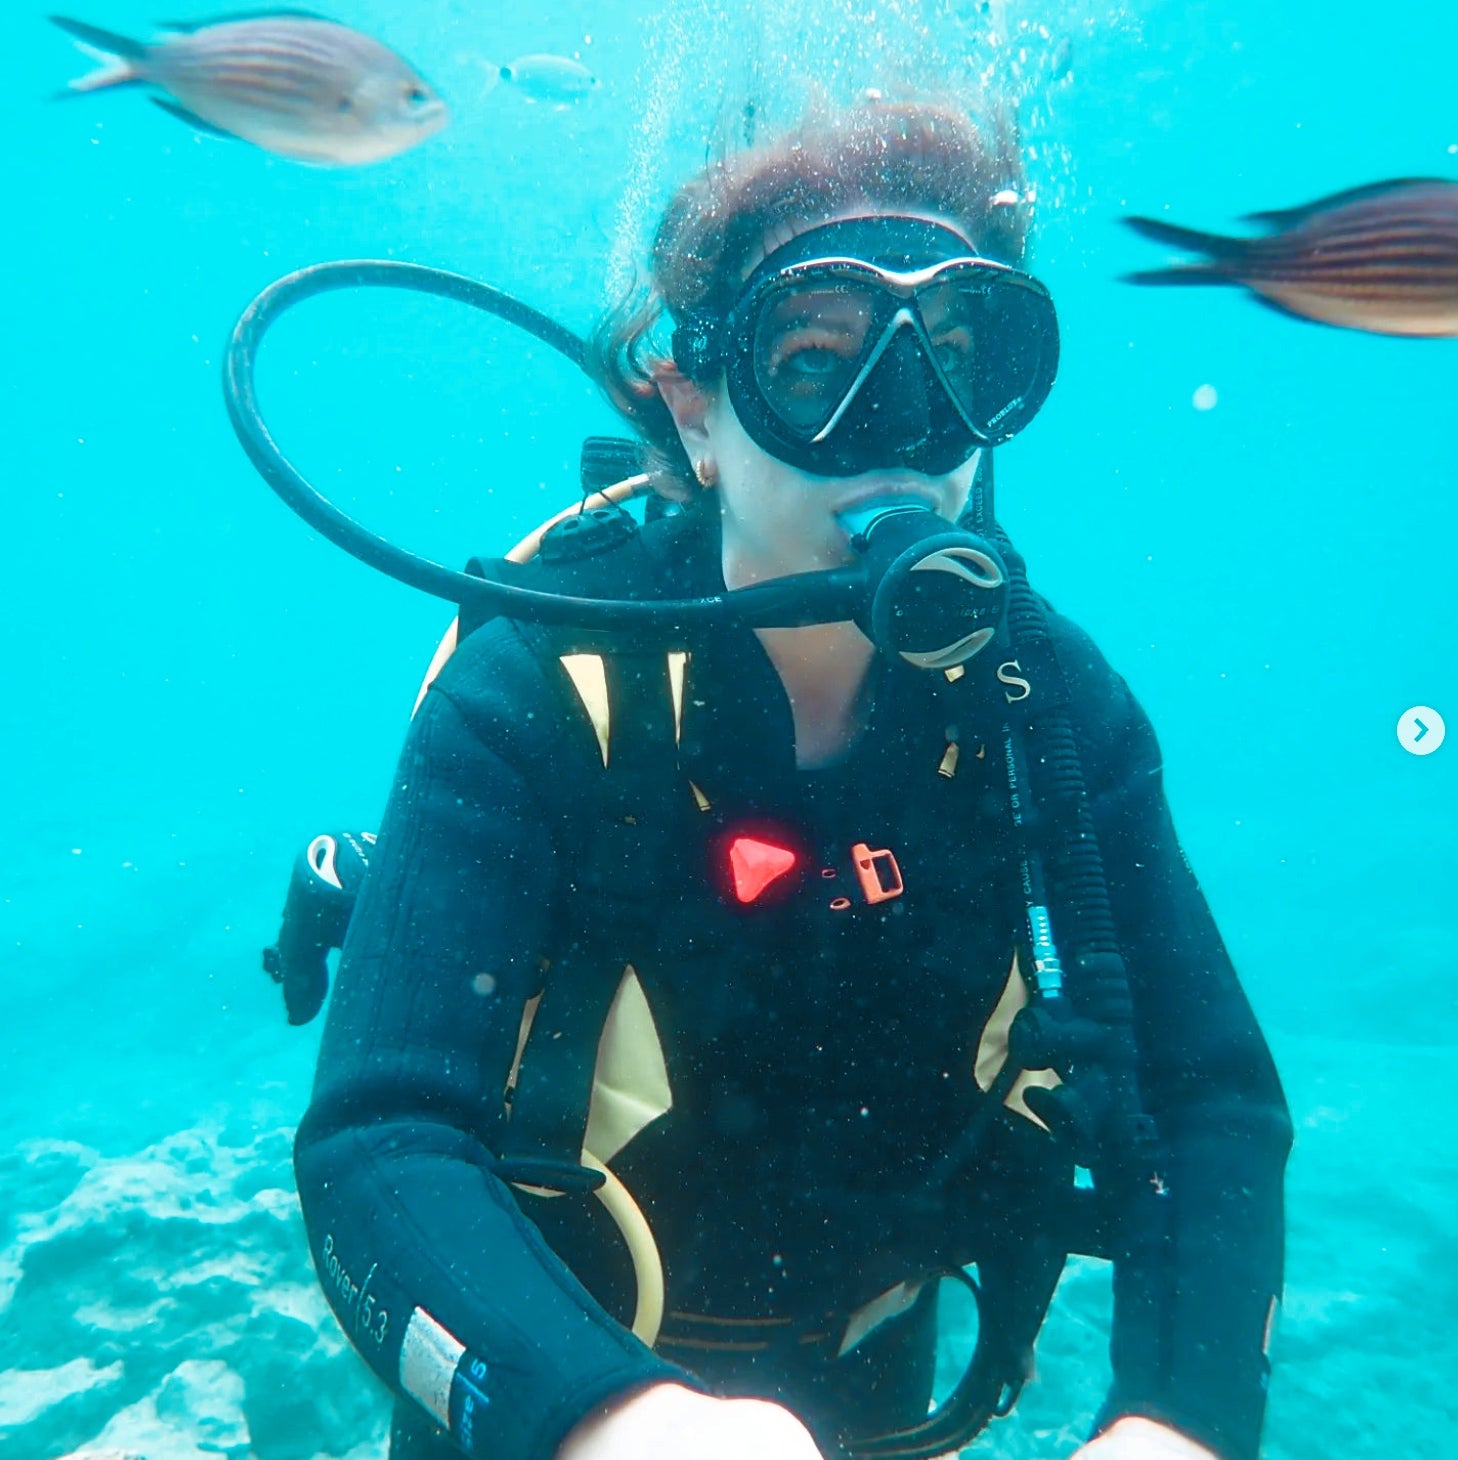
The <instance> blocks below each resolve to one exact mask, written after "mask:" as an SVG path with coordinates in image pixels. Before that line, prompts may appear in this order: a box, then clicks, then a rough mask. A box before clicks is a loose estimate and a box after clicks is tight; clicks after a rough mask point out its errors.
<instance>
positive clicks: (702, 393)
mask: <svg viewBox="0 0 1458 1460" xmlns="http://www.w3.org/2000/svg"><path fill="white" fill-rule="evenodd" d="M653 383H654V384H655V385H656V386H657V387H658V394H659V395H661V396H662V397H663V403H664V405H666V406H667V407H668V409H669V412H670V414H671V415H672V416H673V423H674V425H675V426H677V427H678V439H679V440H680V441H682V442H683V449H684V450H685V451H686V452H688V457H689V460H690V461H695V462H697V461H701V460H703V459H704V457H705V455H706V453H707V452H708V451H709V427H708V416H709V405H710V403H711V401H712V399H713V398H712V396H711V395H710V393H709V392H708V391H707V390H705V389H704V387H703V386H701V385H699V384H698V383H697V382H696V381H693V380H690V379H689V377H688V376H687V375H685V374H684V373H683V371H682V370H680V369H679V368H678V366H677V365H675V364H672V363H669V364H665V365H663V366H661V367H660V368H659V369H658V370H657V371H656V372H655V373H654V376H653Z"/></svg>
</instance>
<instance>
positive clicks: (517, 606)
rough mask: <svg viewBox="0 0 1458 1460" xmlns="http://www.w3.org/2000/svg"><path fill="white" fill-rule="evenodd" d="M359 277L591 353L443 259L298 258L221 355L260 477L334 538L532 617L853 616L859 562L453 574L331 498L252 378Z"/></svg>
mask: <svg viewBox="0 0 1458 1460" xmlns="http://www.w3.org/2000/svg"><path fill="white" fill-rule="evenodd" d="M359 288H386V289H410V290H414V291H416V292H418V293H422V294H433V295H436V296H437V297H438V298H442V299H452V300H455V301H457V302H458V303H461V304H469V305H470V306H471V307H472V308H474V309H480V310H483V311H485V312H486V313H487V314H494V315H496V316H497V317H498V318H500V319H504V320H506V321H507V323H509V324H513V325H516V326H518V327H519V328H521V329H524V330H526V331H528V332H529V333H530V334H532V335H534V336H536V338H537V339H539V340H541V341H542V342H543V343H544V344H547V345H550V346H551V347H552V349H554V350H556V351H558V353H560V354H562V355H564V356H565V357H566V358H567V359H568V360H570V361H571V362H572V363H573V364H574V365H576V366H578V367H579V368H583V366H584V361H585V359H586V348H585V346H584V345H583V343H582V341H581V340H580V339H578V337H577V336H576V335H574V334H573V333H572V332H571V331H570V330H567V329H564V328H563V327H562V326H561V325H559V324H557V323H556V322H555V321H554V320H551V319H549V318H548V317H547V316H546V315H544V314H542V313H540V312H539V311H538V310H535V309H533V308H532V307H531V306H530V305H527V304H523V303H522V302H521V301H520V300H518V299H513V298H512V297H511V296H510V295H509V294H504V293H502V291H501V290H499V289H493V288H492V287H491V286H490V285H488V284H481V283H478V282H477V281H476V280H474V279H468V278H466V277H465V276H464V275H461V274H452V273H449V272H447V271H446V270H444V269H434V268H427V267H426V266H424V265H422V264H407V263H401V262H399V261H398V260H393V259H341V260H338V261H336V262H334V263H324V264H314V265H312V266H310V267H309V268H305V269H299V270H298V271H297V272H295V273H292V274H288V275H286V276H285V277H284V278H282V279H279V280H277V281H276V282H275V283H273V284H270V285H269V286H268V288H266V289H265V290H264V291H263V292H262V293H261V294H259V295H258V297H257V298H256V299H254V301H253V302H252V303H251V304H250V305H249V306H248V308H247V309H245V310H244V311H243V314H242V315H241V317H240V318H239V320H238V323H237V324H236V325H235V326H234V327H233V333H232V336H231V337H230V338H229V341H228V346H227V349H226V351H225V354H224V359H223V397H224V400H225V401H226V403H227V407H228V419H229V420H230V421H231V422H232V425H233V430H234V431H235V432H236V433H237V436H238V440H239V442H240V443H241V444H242V446H243V450H244V451H245V452H247V453H248V459H249V460H250V461H251V462H252V463H253V465H254V466H255V467H256V468H257V470H258V473H259V475H260V476H262V477H263V479H264V481H266V482H267V483H268V485H269V486H270V487H272V488H273V490H274V491H275V492H276V493H278V495H279V497H281V498H282V499H283V501H284V503H285V504H286V505H287V506H288V507H289V508H291V509H292V510H293V511H294V512H295V513H297V514H298V515H299V516H300V517H302V518H303V519H304V521H305V522H307V523H308V524H309V525H310V526H311V527H312V528H314V529H315V530H316V531H317V532H320V533H322V534H323V535H324V536H325V537H327V538H328V539H329V541H330V542H332V543H334V544H335V545H336V546H337V547H341V548H343V549H344V550H345V552H347V553H350V554H351V555H352V556H354V557H356V558H358V559H359V560H360V561H361V562H362V563H366V564H368V565H369V566H370V567H372V568H376V569H378V570H379V571H380V572H382V573H386V574H388V575H389V576H390V577H392V578H395V579H398V580H399V581H400V582H401V583H405V584H408V585H409V586H410V587H412V588H419V589H420V590H421V591H422V592H425V593H430V594H433V595H434V596H435V597H437V598H443V599H445V600H447V601H448V602H450V603H455V604H458V605H465V604H468V603H469V604H473V605H476V606H477V607H479V608H481V609H483V610H485V611H486V612H487V613H488V614H497V613H503V614H509V615H511V616H512V617H513V618H519V619H526V620H529V621H530V622H533V623H539V624H570V625H574V626H577V627H580V628H615V629H629V630H631V629H637V630H647V631H653V630H660V631H661V630H669V631H677V632H686V631H689V630H693V629H700V630H702V629H706V628H708V627H709V626H710V625H714V626H718V625H723V624H725V623H739V624H744V625H748V626H751V627H756V628H793V627H798V626H800V625H803V624H811V623H837V622H841V621H844V620H846V619H850V618H852V617H853V616H854V613H855V610H856V608H857V607H858V606H859V604H860V603H861V602H862V601H863V599H864V597H865V594H866V591H867V583H866V574H865V572H864V570H863V569H862V568H861V567H860V566H859V565H857V566H855V567H850V568H836V569H833V570H831V571H829V572H823V573H801V574H797V575H796V576H794V577H790V578H780V579H777V580H775V581H774V582H770V583H761V584H756V585H755V586H754V587H751V588H739V589H735V590H734V591H732V592H726V593H720V594H714V595H712V596H709V597H705V598H690V599H661V600H654V601H648V602H633V601H627V600H619V599H599V598H574V597H569V596H567V595H565V594H560V593H543V592H540V591H537V590H534V589H529V588H523V587H519V586H517V585H515V584H511V583H503V582H499V581H497V580H495V579H491V578H478V577H475V576H473V575H472V574H469V573H458V572H456V571H455V569H453V568H448V567H446V566H445V565H444V564H442V563H437V562H434V561H432V560H431V559H429V558H423V557H420V556H419V555H417V554H415V553H412V552H409V551H408V550H406V549H405V548H401V547H397V546H396V545H395V544H394V543H391V542H387V541H386V540H385V539H384V538H382V537H378V536H376V535H375V534H374V533H372V532H370V531H369V530H368V529H367V528H365V527H363V526H362V525H361V524H360V523H358V522H356V521H355V520H354V519H353V518H351V517H350V516H348V515H347V514H346V513H344V512H342V511H341V510H340V509H339V508H338V507H336V506H335V505H334V504H333V503H332V502H331V501H329V500H328V498H326V497H325V496H324V495H323V493H321V492H320V491H319V490H318V489H317V488H316V487H314V486H313V485H312V484H311V483H310V482H309V481H308V480H307V479H306V478H305V477H304V475H303V474H302V473H301V472H300V471H299V470H298V468H297V467H295V466H294V465H293V463H292V462H290V461H289V459H288V458H287V457H286V456H285V455H284V454H283V451H282V450H281V449H280V447H279V445H278V443H277V442H276V441H275V440H274V439H273V436H272V435H271V434H270V432H269V429H268V426H267V425H266V424H265V422H264V420H263V416H262V413H261V411H260V409H259V405H258V392H257V387H256V382H255V378H254V376H255V367H256V364H257V359H258V351H259V347H260V346H261V345H262V343H263V337H264V335H265V334H267V332H268V330H269V328H270V327H271V326H272V325H273V324H274V322H275V321H276V320H277V319H278V317H279V316H280V315H281V314H283V313H284V312H285V311H286V310H289V309H292V308H293V307H294V305H296V304H300V303H302V302H303V301H304V300H306V299H312V298H313V297H314V296H315V295H316V294H326V293H330V292H332V291H333V290H336V289H359Z"/></svg>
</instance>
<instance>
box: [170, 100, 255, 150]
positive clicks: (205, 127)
mask: <svg viewBox="0 0 1458 1460" xmlns="http://www.w3.org/2000/svg"><path fill="white" fill-rule="evenodd" d="M152 105H153V106H160V107H161V108H162V110H163V111H164V112H167V113H169V114H170V115H172V116H174V117H176V118H177V120H178V121H179V122H186V123H187V125H188V126H189V127H191V128H192V129H193V131H194V132H206V133H207V135H208V136H210V137H226V138H227V139H228V141H230V142H236V141H238V136H237V134H236V133H234V132H225V131H224V130H223V129H222V128H221V127H217V126H214V125H213V123H212V122H205V121H204V120H203V119H202V118H201V117H200V116H198V114H197V113H196V112H192V111H188V109H187V108H186V107H185V106H183V105H182V103H181V102H178V101H173V100H171V99H170V98H169V97H165V96H154V97H153V98H152Z"/></svg>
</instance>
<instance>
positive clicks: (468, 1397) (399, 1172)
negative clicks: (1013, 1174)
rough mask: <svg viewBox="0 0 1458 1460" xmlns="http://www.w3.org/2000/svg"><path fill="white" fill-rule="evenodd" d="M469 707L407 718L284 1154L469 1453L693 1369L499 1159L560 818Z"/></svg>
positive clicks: (550, 1450) (328, 1253)
mask: <svg viewBox="0 0 1458 1460" xmlns="http://www.w3.org/2000/svg"><path fill="white" fill-rule="evenodd" d="M509 708H510V707H509V706H505V707H503V711H502V714H501V715H500V716H499V717H498V720H499V721H503V722H504V721H505V720H506V719H507V718H509V715H508V711H509ZM472 718H474V717H468V715H467V714H464V713H463V712H462V709H461V708H460V707H459V706H458V704H457V703H456V702H454V701H453V700H452V699H451V698H449V697H448V696H447V694H446V693H443V692H439V691H437V690H432V692H431V693H430V695H428V696H427V698H426V702H425V704H424V706H423V707H422V709H421V711H420V713H419V715H418V716H417V717H416V720H415V722H414V725H413V727H412V729H411V731H410V735H409V739H408V742H407V744H406V746H405V750H404V754H403V756H402V759H401V761H400V765H399V770H398V774H397V777H396V781H395V785H394V789H393V792H392V795H391V797H390V801H389V806H388V809H387V812H386V816H385V819H384V824H383V826H382V828H381V835H380V839H379V843H378V847H377V851H376V855H375V857H374V858H373V859H372V865H371V869H370V874H369V878H368V880H367V884H366V888H365V890H364V892H363V894H362V897H361V901H360V903H359V906H358V908H357V910H356V913H355V916H354V920H353V922H352V925H351V927H350V931H349V936H348V939H347V943H346V947H345V950H344V955H343V959H342V962H341V966H340V972H339V977H338V980H337V986H336V989H335V992H334V996H333V1000H332V1004H331V1008H330V1011H329V1018H328V1022H327V1025H326V1027H325V1031H324V1037H323V1044H322V1047H321V1050H320V1055H319V1065H318V1073H317V1077H316V1083H315V1089H314V1096H313V1100H312V1103H311V1105H310V1107H309V1110H308V1112H307V1114H306V1116H305V1118H304V1120H303V1122H302V1124H301V1126H300V1129H299V1134H298V1139H297V1143H296V1150H295V1166H296V1172H297V1178H298V1188H299V1196H300V1200H301V1202H302V1205H303V1211H304V1218H305V1224H306V1226H307V1229H308V1235H309V1241H310V1245H311V1248H312V1251H313V1257H314V1262H315V1265H316V1267H317V1269H318V1272H319V1276H320V1280H321V1282H322V1283H323V1286H324V1290H325V1292H326V1294H327V1296H328V1298H329V1301H330V1303H331V1305H332V1306H333V1308H334V1311H335V1313H336V1315H337V1316H338V1318H339V1321H340V1323H341V1324H342V1325H343V1327H344V1329H345V1331H346V1333H347V1334H348V1335H349V1337H350V1338H351V1340H352V1341H353V1342H354V1344H355V1346H356V1347H357V1348H358V1349H359V1351H360V1353H361V1354H362V1355H363V1356H364V1358H365V1359H366V1360H367V1361H368V1362H369V1364H370V1366H371V1367H372V1368H373V1369H374V1371H375V1372H376V1373H377V1374H378V1375H379V1376H380V1378H381V1379H383V1380H384V1381H385V1383H386V1384H387V1385H388V1386H389V1387H390V1388H391V1389H392V1390H393V1391H395V1393H396V1394H397V1396H398V1395H403V1396H406V1397H408V1398H409V1399H410V1400H411V1401H412V1402H414V1403H416V1404H419V1405H421V1406H423V1408H424V1409H425V1410H426V1411H427V1412H428V1413H429V1414H430V1415H431V1416H432V1417H433V1418H434V1419H435V1421H436V1422H437V1423H439V1424H441V1425H442V1426H443V1427H445V1428H446V1429H448V1430H449V1431H450V1433H451V1435H452V1437H453V1438H454V1440H455V1443H456V1444H457V1445H458V1446H460V1448H461V1449H462V1450H463V1451H464V1452H465V1453H466V1454H468V1455H472V1456H480V1457H490V1460H549V1457H550V1456H552V1455H553V1454H554V1453H555V1451H556V1449H557V1447H558V1446H559V1444H560V1442H561V1440H562V1439H563V1437H564V1436H565V1435H566V1433H567V1431H568V1430H569V1429H570V1428H571V1427H572V1426H573V1425H574V1424H575V1423H576V1422H577V1420H578V1419H580V1418H581V1417H582V1416H584V1415H585V1414H587V1413H588V1412H589V1411H590V1410H591V1409H593V1408H594V1407H595V1406H596V1405H597V1404H598V1403H600V1402H601V1401H602V1400H603V1399H605V1398H607V1397H609V1396H612V1395H615V1394H618V1393H622V1392H626V1391H627V1390H629V1389H632V1388H634V1387H638V1386H641V1385H643V1384H647V1383H651V1382H654V1381H659V1380H674V1381H676V1382H680V1383H690V1384H692V1383H693V1382H694V1381H693V1380H691V1379H688V1378H687V1376H685V1375H684V1374H683V1373H682V1371H680V1370H678V1369H677V1368H675V1367H674V1366H672V1365H669V1364H666V1363H664V1362H663V1361H662V1360H660V1359H658V1358H657V1357H656V1356H655V1355H654V1354H653V1353H652V1352H651V1350H649V1349H648V1348H647V1347H645V1346H644V1345H643V1344H642V1343H640V1342H639V1341H638V1340H637V1339H636V1338H635V1337H633V1336H632V1334H631V1333H629V1332H628V1331H627V1330H626V1329H625V1328H623V1327H622V1326H620V1325H619V1324H618V1323H617V1322H615V1321H614V1320H613V1319H612V1318H611V1317H610V1316H609V1315H608V1314H607V1313H606V1312H604V1311H603V1310H602V1309H601V1308H600V1307H599V1306H598V1304H597V1303H596V1302H594V1300H593V1299H592V1297H591V1296H590V1295H589V1294H588V1292H587V1291H586V1289H585V1288H584V1287H583V1286H582V1285H581V1283H579V1282H578V1281H577V1279H576V1278H575V1277H574V1276H573V1275H572V1274H571V1272H570V1271H569V1270H568V1269H567V1267H566V1266H565V1265H564V1264H563V1263H562V1262H561V1261H560V1260H559V1259H558V1258H557V1257H556V1255H555V1254H554V1253H553V1252H552V1251H551V1250H550V1248H549V1247H548V1246H547V1245H546V1243H545V1241H544V1240H543V1238H542V1236H541V1234H540V1232H539V1231H538V1229H537V1228H536V1226H535V1225H534V1224H533V1223H531V1222H530V1221H529V1220H528V1219H527V1218H526V1217H525V1216H524V1215H523V1214H522V1212H521V1211H520V1209H519V1208H518V1205H517V1203H516V1201H515V1200H514V1198H513V1194H512V1190H511V1188H510V1187H509V1186H508V1185H506V1184H505V1183H503V1182H502V1181H501V1180H499V1179H498V1178H497V1176H496V1175H495V1174H494V1173H493V1165H494V1158H493V1154H492V1152H493V1145H494V1144H498V1140H497V1138H498V1135H499V1130H500V1126H501V1123H502V1120H503V1114H502V1108H503V1103H502V1094H503V1090H504V1088H505V1085H506V1081H507V1076H508V1071H509V1069H510V1066H511V1063H512V1060H513V1057H514V1055H515V1050H516V1043H517V1037H518V1032H519V1029H520V1023H521V1013H522V1004H523V1000H524V999H525V998H526V997H528V996H529V995H530V994H531V993H532V992H533V991H534V985H535V983H536V981H537V979H538V977H539V975H538V971H537V970H538V967H539V965H538V958H539V955H540V954H541V951H542V949H543V947H544V945H545V944H546V941H547V935H548V921H549V918H550V916H551V911H550V909H551V894H552V889H553V873H554V855H553V845H552V837H553V832H552V827H553V822H552V819H551V818H550V817H549V816H548V815H547V814H545V812H544V808H543V806H542V805H541V804H539V802H538V800H537V799H536V798H535V797H534V795H533V794H532V792H531V791H530V789H529V787H528V785H527V784H526V780H525V778H524V777H523V776H522V774H520V772H519V771H517V770H515V769H513V766H512V764H511V763H510V761H509V759H508V756H507V755H506V754H503V753H502V752H501V751H500V750H494V749H492V748H491V746H490V745H488V744H487V741H486V739H483V735H482V733H481V726H480V725H479V724H473V723H471V719H472ZM483 718H485V719H489V718H490V717H489V716H486V717H483ZM538 723H539V724H540V723H541V721H540V720H539V721H538ZM485 733H486V735H487V737H488V738H490V726H489V725H487V726H486V732H485ZM561 1199H562V1200H575V1199H577V1198H571V1197H564V1198H561Z"/></svg>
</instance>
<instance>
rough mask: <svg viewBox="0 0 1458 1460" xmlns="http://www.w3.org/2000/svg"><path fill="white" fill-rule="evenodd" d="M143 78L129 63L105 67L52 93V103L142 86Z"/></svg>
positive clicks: (80, 77)
mask: <svg viewBox="0 0 1458 1460" xmlns="http://www.w3.org/2000/svg"><path fill="white" fill-rule="evenodd" d="M142 81H143V78H142V77H140V76H138V75H137V73H136V72H135V71H133V70H132V68H131V64H130V63H129V62H126V61H123V62H121V63H119V64H111V65H106V66H103V67H102V68H101V69H100V70H99V71H90V72H88V73H87V74H86V75H85V76H78V77H77V78H76V79H75V80H74V81H73V82H71V84H70V85H69V86H63V87H62V88H61V89H60V90H59V91H53V92H52V93H51V100H52V101H74V100H75V99H76V97H78V96H90V95H91V93H92V92H93V91H115V90H116V89H117V88H118V87H120V86H140V85H141V84H142Z"/></svg>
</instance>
